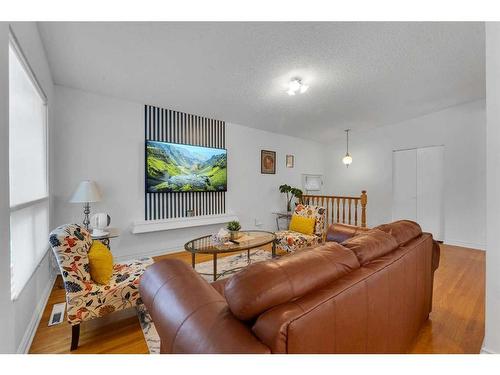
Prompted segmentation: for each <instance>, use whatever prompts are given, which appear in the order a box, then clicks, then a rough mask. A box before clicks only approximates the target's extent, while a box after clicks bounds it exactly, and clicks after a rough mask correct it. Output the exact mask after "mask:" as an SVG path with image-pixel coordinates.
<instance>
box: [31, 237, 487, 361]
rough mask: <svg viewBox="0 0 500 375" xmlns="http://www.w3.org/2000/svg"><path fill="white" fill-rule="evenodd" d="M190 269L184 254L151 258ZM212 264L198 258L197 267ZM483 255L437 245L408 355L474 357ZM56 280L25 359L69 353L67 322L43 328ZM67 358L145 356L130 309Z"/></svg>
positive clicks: (95, 329) (55, 299)
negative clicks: (425, 317)
mask: <svg viewBox="0 0 500 375" xmlns="http://www.w3.org/2000/svg"><path fill="white" fill-rule="evenodd" d="M167 258H177V259H182V260H184V261H186V262H188V263H191V256H190V255H189V254H188V253H186V252H180V253H174V254H168V255H164V256H160V257H156V258H155V260H156V261H158V260H161V259H167ZM207 260H211V256H210V255H198V256H197V258H196V262H197V263H199V262H204V261H207ZM484 292H485V253H484V252H483V251H479V250H473V249H466V248H462V247H457V246H450V245H441V264H440V266H439V269H438V270H437V271H436V275H435V281H434V299H433V311H432V314H431V317H430V320H429V321H428V322H427V323H426V324H425V326H424V327H423V328H422V330H421V332H420V334H419V336H418V337H417V339H416V340H415V343H414V345H413V347H412V348H411V350H410V351H409V352H410V353H414V354H417V353H422V354H428V353H479V351H480V349H481V344H482V341H483V337H484ZM64 298H65V293H64V289H63V287H62V281H61V279H60V278H58V279H57V280H56V283H55V285H54V288H53V290H52V293H51V295H50V297H49V301H48V303H47V306H46V307H45V310H44V313H43V316H42V320H41V322H40V325H39V327H38V329H37V332H36V334H35V337H34V339H33V343H32V345H31V349H30V353H70V351H69V345H70V339H71V327H70V326H69V324H67V323H66V322H64V323H62V324H59V325H56V326H52V327H48V326H47V322H48V320H49V317H50V312H51V309H52V305H53V304H55V303H59V302H64ZM71 353H108V354H114V353H123V354H133V353H138V354H143V353H148V348H147V346H146V342H145V341H144V337H143V335H142V331H141V327H140V325H139V321H138V319H137V315H136V314H135V309H129V310H126V311H121V312H116V313H113V314H111V315H108V316H106V317H104V318H100V319H94V320H91V321H88V322H84V323H82V329H81V334H80V346H79V347H78V350H76V351H74V352H71Z"/></svg>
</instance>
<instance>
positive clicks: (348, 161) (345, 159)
mask: <svg viewBox="0 0 500 375" xmlns="http://www.w3.org/2000/svg"><path fill="white" fill-rule="evenodd" d="M342 163H344V164H345V165H347V166H349V165H350V164H351V163H352V157H351V155H349V154H347V155H346V156H344V157H343V158H342Z"/></svg>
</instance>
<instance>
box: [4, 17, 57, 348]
mask: <svg viewBox="0 0 500 375" xmlns="http://www.w3.org/2000/svg"><path fill="white" fill-rule="evenodd" d="M10 27H11V28H12V30H13V31H14V34H15V35H16V37H17V40H18V42H19V44H20V45H21V48H22V50H23V52H24V54H25V56H26V58H27V60H28V61H29V63H30V65H31V68H32V69H33V71H34V73H35V75H36V76H37V78H38V80H39V81H40V84H41V85H42V87H43V89H44V91H45V93H46V94H47V98H48V102H49V137H50V131H51V123H52V117H53V111H52V108H53V107H52V104H53V83H52V77H51V74H50V70H49V66H48V63H47V59H46V56H45V51H44V49H43V45H42V43H41V40H40V36H39V33H38V29H37V26H36V24H35V23H32V22H22V23H11V24H10ZM0 30H1V36H0V40H1V51H0V56H1V57H0V59H1V60H0V67H1V71H0V87H1V90H2V97H3V96H4V95H5V93H6V94H7V96H8V24H6V23H3V24H2V25H1V29H0ZM5 59H7V60H5ZM5 63H6V64H7V65H5ZM4 90H5V92H4ZM0 113H1V114H2V117H1V120H0V121H4V117H5V116H7V121H8V101H5V100H2V102H1V104H0ZM1 125H2V127H1V129H2V130H1V134H0V135H1V136H0V142H1V147H0V149H1V152H2V154H1V158H0V160H1V163H0V181H1V182H0V200H1V206H0V213H1V214H0V215H1V216H0V238H1V241H2V242H1V244H0V248H1V250H0V251H1V252H0V265H1V266H0V267H2V268H1V269H0V274H1V278H2V279H1V280H2V283H1V285H2V287H1V288H0V293H1V294H0V301H1V304H0V306H1V309H0V310H1V314H2V319H1V320H2V324H3V323H4V322H6V324H8V328H6V330H5V331H4V330H3V329H2V331H1V332H2V334H1V335H0V351H1V352H16V351H25V350H27V349H28V348H29V344H30V340H31V339H32V334H33V332H34V330H35V328H36V325H37V323H38V319H39V317H40V314H41V312H42V309H43V307H44V305H45V302H46V298H47V296H48V292H49V291H50V289H51V287H52V285H53V281H54V272H53V270H52V267H51V263H50V253H49V252H47V255H46V256H45V258H44V259H43V260H42V262H41V263H40V265H39V266H38V268H37V270H36V271H35V273H34V274H33V276H32V277H31V279H30V280H29V282H28V283H27V285H26V286H25V287H24V289H23V291H22V292H21V294H20V295H19V297H18V298H17V299H16V300H15V301H11V299H10V253H9V198H8V181H9V172H8V160H9V159H8V155H9V151H8V150H9V148H8V139H9V138H8V122H7V123H4V122H2V124H1ZM51 177H52V176H51ZM3 314H6V315H7V316H5V317H4V316H3ZM4 332H6V334H5V335H4Z"/></svg>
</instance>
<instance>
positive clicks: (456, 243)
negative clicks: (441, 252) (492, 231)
mask: <svg viewBox="0 0 500 375" xmlns="http://www.w3.org/2000/svg"><path fill="white" fill-rule="evenodd" d="M443 243H444V244H445V245H453V246H460V247H467V248H469V249H476V250H483V251H485V250H486V244H484V243H474V242H464V241H458V240H453V239H445V240H444V241H443Z"/></svg>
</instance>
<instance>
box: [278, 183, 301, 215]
mask: <svg viewBox="0 0 500 375" xmlns="http://www.w3.org/2000/svg"><path fill="white" fill-rule="evenodd" d="M279 189H280V193H283V194H286V210H287V212H290V211H291V210H292V200H293V198H298V199H300V198H302V194H303V193H302V190H300V189H299V188H294V187H291V186H290V185H286V184H284V185H280V187H279Z"/></svg>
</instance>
